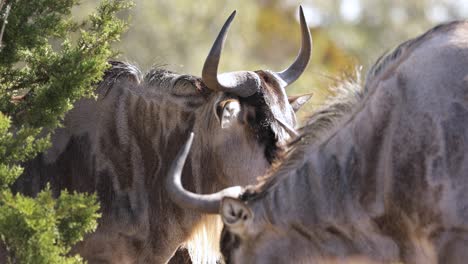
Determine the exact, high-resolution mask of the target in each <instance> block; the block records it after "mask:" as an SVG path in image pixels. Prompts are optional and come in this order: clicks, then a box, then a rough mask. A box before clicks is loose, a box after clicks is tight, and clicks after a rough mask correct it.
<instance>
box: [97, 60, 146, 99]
mask: <svg viewBox="0 0 468 264" xmlns="http://www.w3.org/2000/svg"><path fill="white" fill-rule="evenodd" d="M108 63H109V64H110V65H111V67H110V68H109V69H107V70H106V71H105V72H104V76H103V77H102V81H101V82H100V83H99V84H98V87H99V89H100V90H101V89H102V90H103V93H102V94H103V95H104V96H106V95H107V93H108V92H109V89H111V88H112V86H113V85H114V84H115V82H116V81H117V80H119V79H120V78H127V79H128V80H131V81H133V82H135V83H140V82H141V81H142V79H143V74H142V73H141V71H140V69H138V67H136V66H134V65H132V64H129V63H126V62H120V61H109V62H108Z"/></svg>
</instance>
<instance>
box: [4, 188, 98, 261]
mask: <svg viewBox="0 0 468 264" xmlns="http://www.w3.org/2000/svg"><path fill="white" fill-rule="evenodd" d="M95 198H96V197H95V196H90V195H83V194H76V193H75V194H74V195H70V194H68V193H67V192H65V191H64V192H62V194H61V195H60V197H59V198H58V199H57V200H55V199H53V197H52V193H51V191H50V189H49V188H46V189H45V190H44V191H42V192H40V193H39V194H38V195H37V197H36V198H35V199H33V198H29V197H25V196H23V195H20V194H17V195H12V194H11V192H8V191H4V192H3V193H2V206H1V207H0V230H1V235H2V239H3V240H4V242H5V243H6V244H7V246H8V250H9V251H10V252H11V253H12V255H13V256H12V257H14V259H17V260H20V261H19V262H20V263H38V264H42V263H44V264H46V263H82V259H81V258H80V257H79V256H66V254H67V253H68V252H69V251H70V248H71V247H72V246H73V245H74V244H75V243H76V242H78V241H80V240H82V239H83V234H85V233H87V232H90V231H93V230H94V229H95V228H96V220H97V218H98V217H99V215H98V214H97V213H96V211H97V210H98V208H99V206H98V205H97V203H96V199H95Z"/></svg>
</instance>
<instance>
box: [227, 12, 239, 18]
mask: <svg viewBox="0 0 468 264" xmlns="http://www.w3.org/2000/svg"><path fill="white" fill-rule="evenodd" d="M236 14H237V10H234V11H232V13H231V15H230V16H229V18H228V19H230V20H231V19H233V18H234V17H235V16H236Z"/></svg>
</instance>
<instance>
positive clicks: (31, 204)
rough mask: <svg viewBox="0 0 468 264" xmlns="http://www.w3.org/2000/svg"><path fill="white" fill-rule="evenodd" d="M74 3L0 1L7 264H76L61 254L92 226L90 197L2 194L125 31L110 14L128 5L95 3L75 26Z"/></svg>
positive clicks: (0, 171) (83, 93) (1, 226)
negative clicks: (89, 13)
mask: <svg viewBox="0 0 468 264" xmlns="http://www.w3.org/2000/svg"><path fill="white" fill-rule="evenodd" d="M77 4H78V1H77V0H34V1H31V0H0V25H1V26H0V45H1V46H0V239H1V241H2V243H4V244H5V246H6V248H7V252H8V255H9V260H8V261H9V262H11V263H82V262H83V261H82V259H81V258H80V257H79V256H71V255H70V254H69V251H70V249H71V247H72V246H73V245H74V244H75V243H77V242H79V241H80V240H82V239H83V236H84V235H85V234H86V233H89V232H92V231H93V230H95V229H96V226H97V219H98V218H99V214H98V213H97V211H98V209H99V205H98V203H97V200H96V196H95V195H90V194H78V193H73V194H70V193H68V192H66V191H62V193H61V195H60V196H59V197H57V198H56V199H55V198H54V197H53V196H52V192H51V191H50V189H49V188H46V189H45V190H43V191H41V192H40V193H39V194H38V195H37V196H36V197H35V198H32V197H25V196H23V195H21V194H13V193H12V191H11V190H10V187H11V185H12V184H13V182H14V181H15V180H16V179H17V178H18V176H19V175H21V173H22V171H23V169H22V167H21V162H24V161H27V160H28V159H31V158H33V157H34V156H35V155H37V154H38V153H39V152H42V151H44V150H45V149H46V148H47V147H49V146H50V133H51V132H52V131H53V130H54V129H55V128H57V127H59V126H60V123H61V121H62V119H63V117H64V115H65V113H66V112H67V111H69V110H70V109H71V108H72V107H73V103H74V102H75V101H76V100H78V99H80V98H82V97H93V96H94V94H93V90H94V84H95V83H97V82H98V81H99V80H100V79H101V78H102V75H103V72H104V71H105V69H106V68H107V67H108V66H109V65H108V64H107V61H108V59H109V58H111V57H112V56H114V55H115V53H114V52H113V51H112V49H111V44H112V43H113V42H115V41H118V40H119V37H120V34H121V33H122V31H123V30H124V28H125V27H126V23H125V22H124V21H123V20H121V19H119V18H118V17H117V16H116V14H117V13H118V12H119V11H122V10H124V9H127V8H129V7H130V5H131V3H129V2H128V1H127V0H121V1H119V0H103V1H102V2H101V4H100V6H99V7H98V9H97V11H96V13H95V14H93V15H91V16H90V17H89V18H88V19H86V20H85V21H83V22H79V23H78V22H74V21H73V20H72V16H71V9H72V7H73V6H75V5H77ZM6 22H7V23H6ZM2 28H3V30H2ZM2 32H3V35H2Z"/></svg>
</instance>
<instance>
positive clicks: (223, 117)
mask: <svg viewBox="0 0 468 264" xmlns="http://www.w3.org/2000/svg"><path fill="white" fill-rule="evenodd" d="M218 107H219V108H220V109H221V110H220V111H219V112H218V111H217V113H216V114H217V116H218V118H219V121H220V124H221V128H229V127H231V126H232V125H233V124H234V123H235V122H236V121H237V120H238V117H239V113H240V111H241V107H240V104H239V102H238V101H235V100H230V101H227V102H226V103H224V104H222V105H220V106H218Z"/></svg>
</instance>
